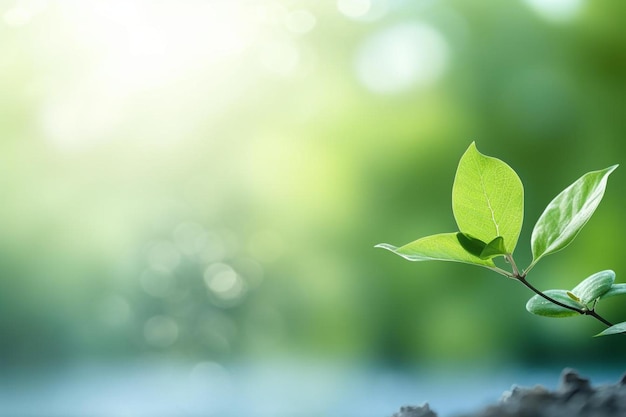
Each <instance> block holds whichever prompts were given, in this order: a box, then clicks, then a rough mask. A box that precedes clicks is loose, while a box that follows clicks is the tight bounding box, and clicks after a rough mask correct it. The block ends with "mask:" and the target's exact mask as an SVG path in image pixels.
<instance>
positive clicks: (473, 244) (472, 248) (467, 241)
mask: <svg viewBox="0 0 626 417" xmlns="http://www.w3.org/2000/svg"><path fill="white" fill-rule="evenodd" d="M456 238H457V239H458V241H459V243H460V244H461V246H462V247H463V249H465V250H466V251H468V252H469V253H471V254H472V255H474V256H478V257H479V258H480V254H481V253H482V252H483V250H485V247H487V244H486V243H485V242H483V241H482V240H480V239H476V238H475V237H472V236H470V235H468V234H466V233H461V232H458V233H457V234H456Z"/></svg>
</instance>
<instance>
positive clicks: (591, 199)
mask: <svg viewBox="0 0 626 417" xmlns="http://www.w3.org/2000/svg"><path fill="white" fill-rule="evenodd" d="M615 168H617V165H613V166H611V167H608V168H606V169H603V170H600V171H592V172H588V173H587V174H585V175H583V176H582V177H580V178H579V179H578V180H577V181H576V182H574V183H573V184H572V185H570V186H569V187H567V188H566V189H565V190H563V191H562V192H561V193H560V194H559V195H557V196H556V197H555V198H554V200H552V201H551V202H550V204H548V207H546V209H545V210H544V212H543V213H542V214H541V216H540V217H539V220H537V224H535V227H534V229H533V232H532V235H531V247H532V253H533V261H532V263H531V265H534V264H535V263H537V261H539V259H541V258H542V257H544V256H546V255H549V254H551V253H554V252H557V251H559V250H561V249H563V248H565V247H566V246H567V245H569V244H570V243H571V242H572V240H574V238H575V237H576V235H577V234H578V232H580V230H581V229H582V228H583V226H584V225H585V224H586V223H587V221H588V220H589V218H590V217H591V215H592V214H593V212H594V211H595V210H596V208H597V207H598V204H600V201H601V200H602V197H603V196H604V190H605V188H606V183H607V180H608V176H609V175H610V174H611V172H613V171H614V170H615Z"/></svg>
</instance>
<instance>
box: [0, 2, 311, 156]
mask: <svg viewBox="0 0 626 417" xmlns="http://www.w3.org/2000/svg"><path fill="white" fill-rule="evenodd" d="M59 9H60V13H61V14H62V16H63V20H64V25H65V29H64V32H65V33H66V36H67V38H69V39H64V40H63V41H64V42H61V41H57V43H56V44H53V46H52V47H54V46H57V45H58V44H63V45H65V44H66V43H67V42H68V41H69V42H71V43H73V45H72V49H73V51H72V54H71V56H67V57H65V59H66V60H71V61H72V65H76V64H77V63H79V64H80V65H81V66H82V67H83V68H84V70H82V71H81V72H80V73H79V74H77V76H76V77H68V79H67V80H66V82H67V85H63V86H58V90H57V91H53V92H51V93H48V95H49V97H47V100H46V102H47V105H45V106H44V108H43V110H42V111H43V114H42V124H43V128H44V130H45V132H46V134H47V136H48V138H49V140H50V142H51V143H52V144H53V145H55V146H56V147H58V148H59V149H64V150H75V149H82V148H85V147H89V146H91V145H94V144H97V143H100V142H102V141H105V140H107V138H110V137H113V136H114V135H113V134H112V131H116V130H117V128H118V127H119V125H120V124H122V123H123V122H124V120H125V117H127V116H126V114H128V113H131V112H129V111H128V110H129V109H128V106H129V104H128V103H129V102H132V99H133V98H135V97H137V96H141V95H145V94H152V93H153V92H155V91H159V89H164V88H168V87H170V88H171V87H172V86H173V85H176V84H177V83H180V82H188V80H189V79H190V78H193V77H194V76H198V75H200V74H202V75H203V76H204V77H205V78H210V79H214V80H216V82H217V80H219V79H222V78H223V77H224V76H225V74H227V73H228V71H229V68H233V67H234V66H235V65H236V63H237V60H238V59H240V58H241V55H242V54H243V53H244V52H245V51H246V50H247V48H248V47H249V46H250V45H251V44H252V43H253V42H254V41H255V38H256V37H257V34H258V29H259V22H258V21H257V20H258V19H256V18H255V16H256V15H255V13H254V10H252V9H251V8H250V7H249V6H245V5H244V4H243V3H242V2H239V1H226V0H217V1H210V2H201V1H198V2H190V3H187V4H186V5H185V8H182V7H179V5H178V4H177V3H176V2H175V1H173V0H166V1H161V2H152V1H146V0H138V1H133V2H127V1H121V0H112V1H106V2H99V1H84V0H80V1H79V0H74V1H66V2H63V3H60V4H59ZM4 18H5V20H6V21H8V22H10V23H11V24H13V25H18V24H24V22H26V20H27V19H26V16H25V15H23V13H20V12H19V11H13V12H11V13H9V14H8V15H6V14H5V16H4ZM296 18H299V19H300V20H305V22H304V26H309V27H310V26H312V25H313V23H312V22H311V21H310V20H311V18H310V16H299V17H298V16H296ZM303 18H304V19H303ZM307 18H308V20H307ZM301 27H302V24H301V25H300V26H298V28H301ZM64 47H66V46H64ZM207 76H209V77H207Z"/></svg>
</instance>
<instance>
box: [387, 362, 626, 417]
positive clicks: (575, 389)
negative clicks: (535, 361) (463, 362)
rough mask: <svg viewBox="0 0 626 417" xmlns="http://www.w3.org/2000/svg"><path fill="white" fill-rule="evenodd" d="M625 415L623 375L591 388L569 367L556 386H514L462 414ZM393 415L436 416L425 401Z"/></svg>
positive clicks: (511, 416)
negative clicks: (489, 402)
mask: <svg viewBox="0 0 626 417" xmlns="http://www.w3.org/2000/svg"><path fill="white" fill-rule="evenodd" d="M623 416H626V375H624V376H623V377H622V379H621V380H620V381H619V382H618V383H616V384H612V385H600V386H598V387H595V388H594V387H593V386H592V385H591V383H590V382H589V380H588V379H586V378H582V377H581V376H580V375H578V373H577V372H576V371H574V370H572V369H565V370H563V372H562V373H561V379H560V382H559V387H558V388H557V390H556V391H550V390H548V389H546V388H545V387H542V386H540V385H537V386H535V387H532V388H522V387H517V386H513V387H512V388H511V390H510V391H507V392H505V393H504V394H503V395H502V397H501V398H500V401H498V403H496V404H493V405H490V406H488V407H487V408H485V409H483V410H481V411H479V412H477V413H473V414H466V415H465V417H623ZM392 417H437V414H436V413H434V412H433V411H431V410H430V408H429V407H428V404H424V405H423V406H422V407H402V408H401V409H400V412H399V413H396V414H394V415H393V416H392Z"/></svg>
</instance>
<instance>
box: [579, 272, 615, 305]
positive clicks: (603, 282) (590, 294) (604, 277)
mask: <svg viewBox="0 0 626 417" xmlns="http://www.w3.org/2000/svg"><path fill="white" fill-rule="evenodd" d="M614 282H615V272H613V271H611V270H610V269H607V270H606V271H600V272H596V273H595V274H593V275H591V276H590V277H587V278H585V279H584V280H582V281H581V282H580V284H578V285H577V286H575V287H574V289H573V290H572V293H573V294H574V295H576V296H577V297H578V298H579V299H580V302H581V303H583V304H589V303H590V302H592V301H594V300H597V299H598V298H600V297H602V296H603V295H604V294H606V293H607V292H608V291H609V290H610V289H611V286H612V285H613V283H614Z"/></svg>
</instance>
